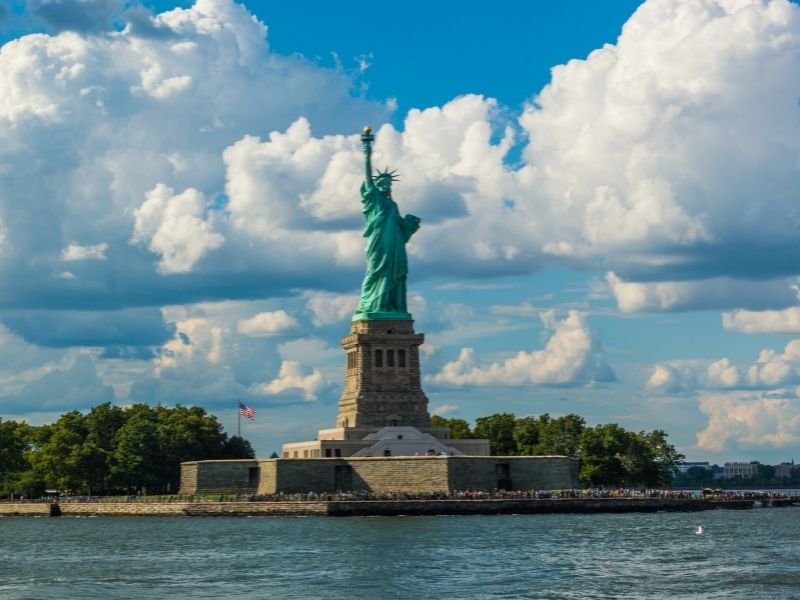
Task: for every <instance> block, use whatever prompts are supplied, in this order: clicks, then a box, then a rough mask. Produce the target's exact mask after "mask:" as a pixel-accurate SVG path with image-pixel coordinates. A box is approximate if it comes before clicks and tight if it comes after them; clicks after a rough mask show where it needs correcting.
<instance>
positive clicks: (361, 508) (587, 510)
mask: <svg viewBox="0 0 800 600" xmlns="http://www.w3.org/2000/svg"><path fill="white" fill-rule="evenodd" d="M792 504H793V500H792V499H790V498H785V499H774V500H770V501H769V502H768V503H766V504H763V503H761V502H759V501H753V500H749V499H746V500H700V499H689V498H587V499H584V498H581V499H572V498H558V499H528V498H522V499H481V500H462V499H458V500H331V501H290V502H211V501H202V502H184V501H174V502H62V503H50V502H19V503H11V502H5V503H4V502H0V516H6V517H11V516H51V515H52V516H65V517H81V516H83V517H87V516H106V517H112V516H119V517H133V516H143V517H144V516H174V517H177V516H205V517H212V516H336V517H348V516H397V515H409V516H411V515H499V514H554V513H583V514H597V513H629V512H663V511H673V512H674V511H684V512H686V511H702V510H714V509H728V510H730V509H734V510H747V509H751V508H754V507H758V506H762V505H763V506H764V507H775V508H778V507H782V506H791V505H792ZM59 513H60V514H59Z"/></svg>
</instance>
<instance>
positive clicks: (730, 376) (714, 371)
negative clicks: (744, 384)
mask: <svg viewBox="0 0 800 600" xmlns="http://www.w3.org/2000/svg"><path fill="white" fill-rule="evenodd" d="M741 378H742V375H741V373H740V372H739V369H738V368H737V367H736V366H735V365H733V364H732V363H731V361H730V360H729V359H727V358H722V359H720V360H718V361H716V362H713V363H711V364H710V365H708V369H706V381H707V382H708V385H709V387H721V388H733V387H736V386H737V385H739V382H740V380H741Z"/></svg>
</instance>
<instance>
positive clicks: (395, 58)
mask: <svg viewBox="0 0 800 600" xmlns="http://www.w3.org/2000/svg"><path fill="white" fill-rule="evenodd" d="M0 42H1V43H2V48H0V281H2V286H0V417H2V418H4V419H24V420H26V421H28V422H30V423H32V424H42V423H48V422H52V421H54V420H55V419H57V418H58V416H59V415H61V414H62V413H64V412H66V411H69V410H81V411H88V410H89V409H90V408H91V407H92V406H95V405H97V404H99V403H102V402H112V403H115V404H119V405H122V406H124V405H128V404H131V403H135V402H147V403H150V404H157V403H162V404H165V405H170V406H172V405H174V404H176V403H180V404H184V405H187V404H197V405H200V406H203V407H205V408H206V409H207V410H208V411H209V412H211V413H213V414H215V415H217V416H218V417H219V418H220V421H221V422H222V423H223V424H224V426H225V428H226V430H227V431H228V432H229V433H235V432H236V429H237V406H238V404H237V403H238V402H239V401H242V402H244V403H245V404H247V405H249V406H251V407H253V408H254V409H255V410H256V417H255V420H254V421H245V422H243V423H242V434H243V435H244V436H245V437H247V438H248V439H250V441H251V442H252V443H253V446H254V448H255V449H256V452H257V454H258V455H259V456H268V455H269V454H270V453H272V452H273V451H279V450H280V446H281V444H283V443H285V442H288V441H301V440H307V439H313V438H314V436H315V435H316V431H317V430H318V429H322V428H329V427H332V426H333V425H334V420H335V416H336V412H337V400H338V397H339V395H340V393H341V388H342V379H343V374H344V352H343V351H342V349H341V348H340V346H339V340H340V339H341V337H342V336H344V335H345V334H346V333H347V332H348V329H349V322H350V317H351V315H352V313H353V310H354V308H355V305H356V303H357V299H358V290H359V287H360V283H361V278H362V277H363V272H364V256H363V251H364V244H363V238H362V237H361V228H362V226H363V217H362V215H361V214H360V201H359V197H358V188H359V184H360V176H361V173H362V169H363V167H362V162H361V161H362V156H361V152H360V143H359V139H358V138H359V132H360V131H361V129H362V127H363V126H364V125H365V124H370V125H372V127H373V129H374V130H375V134H376V141H375V150H374V152H375V154H374V162H375V164H376V166H380V167H381V168H382V167H383V166H384V165H388V166H390V167H391V168H393V169H397V170H398V171H399V174H400V181H399V182H398V183H397V184H395V187H394V197H395V199H396V200H397V202H398V204H399V206H400V210H401V212H403V213H404V214H405V213H411V214H414V215H417V216H418V217H420V218H421V220H422V226H421V228H420V230H419V232H418V233H417V234H416V235H415V236H414V238H413V239H412V240H411V242H410V243H409V245H408V252H409V262H410V273H409V282H408V285H409V310H410V311H411V312H412V313H413V315H414V319H415V329H416V330H417V331H418V332H422V333H424V334H425V344H424V346H423V347H422V350H423V353H422V371H423V386H424V389H425V391H426V393H427V395H428V397H429V399H430V406H429V408H430V411H431V412H432V413H433V414H438V415H441V416H444V417H448V418H453V417H457V418H464V419H467V420H469V421H474V419H475V418H477V417H481V416H485V415H489V414H493V413H497V412H512V413H514V414H515V415H517V416H520V417H521V416H528V415H540V414H543V413H549V414H551V415H554V416H558V415H564V414H568V413H576V414H579V415H581V416H583V417H584V418H585V419H586V421H587V423H588V424H589V425H597V424H601V423H619V424H620V425H622V426H623V427H625V428H626V429H631V430H635V431H640V430H645V431H650V430H653V429H663V430H665V431H666V432H667V433H668V434H669V436H670V437H669V439H670V441H671V442H672V443H673V444H674V445H675V446H676V447H677V448H678V450H680V451H681V452H683V453H684V454H685V455H686V458H687V459H688V460H709V461H712V462H717V463H719V464H722V463H723V462H725V461H729V460H747V461H749V460H760V461H762V462H765V463H768V464H777V463H778V462H782V461H789V460H792V459H793V458H795V457H797V458H800V301H799V300H798V296H799V295H800V287H798V286H799V285H800V279H799V278H798V275H800V252H798V250H800V206H799V205H798V201H799V200H800V193H799V192H800V5H798V4H797V3H793V2H789V1H788V0H787V1H784V0H773V1H766V0H763V1H761V0H646V1H645V2H641V3H640V2H631V1H627V0H620V1H617V2H606V3H597V2H589V1H588V0H586V1H577V0H572V1H565V2H559V3H545V2H522V1H519V2H516V1H511V2H507V3H503V4H502V5H498V6H492V7H489V5H487V4H486V3H483V2H463V1H461V2H451V1H442V2H425V3H423V2H419V1H416V0H412V1H410V2H407V3H404V4H403V5H402V6H400V5H398V6H397V7H395V8H393V9H392V10H388V9H385V7H376V5H375V4H374V3H367V2H362V1H353V2H347V3H330V2H302V3H287V2H281V3H278V2H274V3H273V2H269V3H267V2H254V1H251V2H244V3H237V2H233V1H232V0H197V1H196V2H190V1H180V2H164V1H160V2H152V1H151V2H147V1H142V2H137V1H125V0H27V1H23V0H14V1H10V2H9V1H6V2H0Z"/></svg>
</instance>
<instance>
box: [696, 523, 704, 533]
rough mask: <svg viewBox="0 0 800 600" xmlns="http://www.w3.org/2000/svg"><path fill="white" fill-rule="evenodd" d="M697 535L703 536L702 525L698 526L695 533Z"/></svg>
mask: <svg viewBox="0 0 800 600" xmlns="http://www.w3.org/2000/svg"><path fill="white" fill-rule="evenodd" d="M695 533H696V534H697V535H703V526H702V525H698V526H697V530H696V531H695Z"/></svg>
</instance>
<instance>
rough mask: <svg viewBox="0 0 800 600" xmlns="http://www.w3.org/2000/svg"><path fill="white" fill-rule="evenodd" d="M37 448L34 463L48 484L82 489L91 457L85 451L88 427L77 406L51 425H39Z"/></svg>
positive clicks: (33, 465) (31, 458) (50, 486)
mask: <svg viewBox="0 0 800 600" xmlns="http://www.w3.org/2000/svg"><path fill="white" fill-rule="evenodd" d="M38 434H39V436H38V448H37V449H36V450H35V451H34V452H32V453H31V454H30V461H31V467H32V468H33V470H34V472H35V473H36V474H37V475H38V476H39V478H41V480H42V481H43V482H44V484H45V485H46V486H47V487H49V488H55V489H57V490H60V491H71V492H83V491H85V490H86V489H87V485H88V484H87V480H88V476H87V469H88V468H89V464H88V463H89V461H90V460H91V457H90V456H88V454H87V453H86V452H84V451H83V448H82V447H83V442H84V440H85V439H86V434H87V428H86V420H85V417H84V416H83V415H82V414H81V413H80V412H79V411H77V410H73V411H70V412H68V413H65V414H63V415H62V416H61V417H60V418H59V419H58V421H56V422H55V423H53V424H52V425H50V426H47V427H43V428H40V430H39V432H38Z"/></svg>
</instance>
